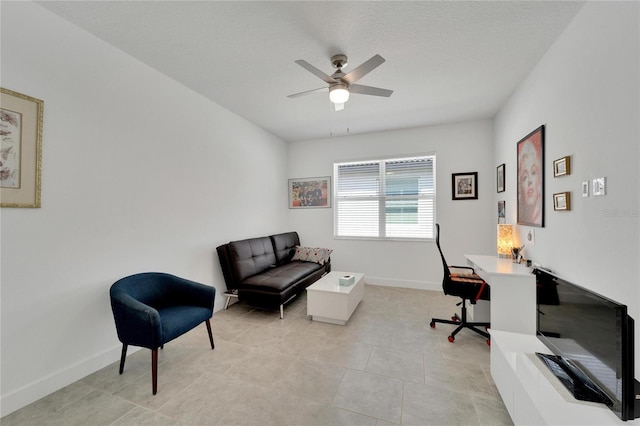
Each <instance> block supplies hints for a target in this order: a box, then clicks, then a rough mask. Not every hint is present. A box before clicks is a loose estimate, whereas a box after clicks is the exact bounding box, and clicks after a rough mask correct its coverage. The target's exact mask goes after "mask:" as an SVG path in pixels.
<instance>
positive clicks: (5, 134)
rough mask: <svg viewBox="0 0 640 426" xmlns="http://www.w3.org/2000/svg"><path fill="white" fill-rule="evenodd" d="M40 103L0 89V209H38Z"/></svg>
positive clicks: (40, 155) (41, 106)
mask: <svg viewBox="0 0 640 426" xmlns="http://www.w3.org/2000/svg"><path fill="white" fill-rule="evenodd" d="M43 109H44V102H43V101H41V100H40V99H36V98H32V97H31V96H27V95H24V94H22V93H18V92H14V91H12V90H8V89H4V88H0V198H1V199H2V201H1V203H0V206H1V207H31V208H39V207H40V185H41V174H42V114H43Z"/></svg>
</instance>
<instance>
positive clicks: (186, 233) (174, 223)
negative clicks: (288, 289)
mask: <svg viewBox="0 0 640 426" xmlns="http://www.w3.org/2000/svg"><path fill="white" fill-rule="evenodd" d="M1 59H2V61H1V67H2V68H1V71H2V74H1V76H2V82H1V84H2V87H5V88H8V89H11V90H14V91H18V92H21V93H24V94H27V95H30V96H33V97H37V98H40V99H43V100H44V137H43V160H42V208H40V209H7V208H4V209H2V212H1V214H2V216H1V219H2V228H1V232H2V253H1V254H2V258H1V259H2V270H1V279H2V305H1V323H2V325H1V327H2V328H1V333H2V334H1V337H2V359H1V362H2V370H1V374H2V415H6V414H8V413H10V412H11V411H14V410H15V409H17V408H20V407H21V406H23V405H26V404H27V403H29V402H32V401H34V400H36V399H37V398H39V397H41V396H44V395H46V394H47V393H49V392H51V391H54V390H56V389H58V388H60V387H62V386H64V385H66V384H68V383H70V382H72V381H74V380H77V379H79V378H81V377H83V376H85V375H86V374H89V373H91V372H93V371H95V370H97V369H99V368H101V367H103V366H105V365H107V364H108V363H111V362H113V361H115V360H117V359H118V358H119V350H120V349H119V348H120V345H119V343H118V340H117V337H116V333H115V327H114V324H113V317H112V314H111V308H110V305H109V293H108V291H109V287H110V285H111V284H112V283H113V282H114V281H116V280H117V279H118V278H121V277H123V276H126V275H128V274H132V273H137V272H143V271H165V272H169V273H174V274H176V275H181V276H184V277H187V278H190V279H193V280H196V281H200V282H203V283H205V284H208V285H213V286H215V287H216V288H217V289H218V290H219V292H221V291H223V290H224V289H225V285H224V282H223V279H222V275H221V273H220V267H219V264H218V258H217V255H216V254H215V247H216V246H217V245H219V244H222V243H224V242H227V241H229V240H231V239H240V238H244V237H250V236H260V235H268V234H270V233H275V232H283V231H287V230H289V228H288V223H287V214H288V210H287V208H286V204H287V193H286V179H287V175H286V164H287V147H286V144H285V143H284V142H282V141H281V140H279V139H277V138H275V137H274V136H272V135H270V134H267V133H266V132H264V131H263V130H261V129H259V128H257V127H256V126H254V125H253V124H251V123H249V122H247V121H245V120H244V119H242V118H239V117H238V116H236V115H234V114H232V113H230V112H229V111H227V110H225V109H223V108H221V107H219V106H218V105H216V104H213V103H211V102H210V101H208V100H206V99H204V98H203V97H201V96H200V95H198V94H196V93H194V92H192V91H190V90H188V89H186V88H185V87H183V86H181V85H179V84H177V83H176V82H174V81H172V80H170V79H168V78H167V77H165V76H164V75H162V74H160V73H158V72H156V71H155V70H153V69H151V68H149V67H147V66H146V65H144V64H142V63H140V62H139V61H137V60H134V59H132V58H131V57H129V56H127V55H125V54H124V53H122V52H121V51H119V50H117V49H115V48H113V47H111V46H109V45H107V44H105V43H103V42H102V41H100V40H98V39H97V38H95V37H93V36H91V35H88V34H87V33H85V32H83V31H82V30H80V29H78V28H77V27H75V26H73V25H71V24H69V23H67V22H66V21H63V20H61V19H59V18H58V17H56V16H55V15H53V14H51V13H50V12H48V11H46V10H44V9H43V8H41V7H40V6H37V5H35V4H33V3H30V2H27V3H23V2H18V3H13V2H3V4H2V58H1ZM257 209H259V213H258V210H257ZM223 299H224V298H223V297H218V298H217V301H216V302H217V306H218V308H219V307H220V306H221V304H222V302H223ZM114 374H117V372H114Z"/></svg>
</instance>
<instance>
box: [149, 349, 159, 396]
mask: <svg viewBox="0 0 640 426" xmlns="http://www.w3.org/2000/svg"><path fill="white" fill-rule="evenodd" d="M151 388H152V391H153V394H154V395H155V394H156V393H158V348H155V349H151Z"/></svg>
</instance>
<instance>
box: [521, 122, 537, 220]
mask: <svg viewBox="0 0 640 426" xmlns="http://www.w3.org/2000/svg"><path fill="white" fill-rule="evenodd" d="M517 153H518V158H517V160H518V161H517V164H518V172H517V176H518V197H517V198H518V200H517V201H518V206H517V216H518V225H527V226H538V227H543V226H544V125H543V126H540V127H538V128H537V129H535V130H534V131H532V132H531V133H529V134H528V135H527V136H525V137H524V138H522V139H521V140H520V141H519V142H518V144H517Z"/></svg>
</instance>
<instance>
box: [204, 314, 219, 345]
mask: <svg viewBox="0 0 640 426" xmlns="http://www.w3.org/2000/svg"><path fill="white" fill-rule="evenodd" d="M205 323H206V324H207V332H208V333H209V343H211V349H215V348H216V347H215V345H214V344H213V334H212V333H211V322H210V321H209V320H206V321H205Z"/></svg>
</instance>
